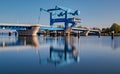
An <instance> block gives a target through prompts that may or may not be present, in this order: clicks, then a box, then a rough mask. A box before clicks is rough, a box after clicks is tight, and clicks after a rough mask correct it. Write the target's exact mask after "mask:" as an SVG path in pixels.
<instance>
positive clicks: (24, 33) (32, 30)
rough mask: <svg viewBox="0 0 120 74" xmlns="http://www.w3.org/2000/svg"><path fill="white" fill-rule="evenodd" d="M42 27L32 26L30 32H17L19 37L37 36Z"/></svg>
mask: <svg viewBox="0 0 120 74" xmlns="http://www.w3.org/2000/svg"><path fill="white" fill-rule="evenodd" d="M39 28H40V26H31V28H30V29H28V30H17V32H18V35H19V36H36V35H37V32H38V30H39Z"/></svg>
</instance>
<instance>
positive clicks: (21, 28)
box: [0, 23, 40, 36]
mask: <svg viewBox="0 0 120 74" xmlns="http://www.w3.org/2000/svg"><path fill="white" fill-rule="evenodd" d="M39 28H40V25H39V24H7V23H0V29H10V30H16V31H17V32H18V35H32V36H35V35H36V33H37V32H38V30H39Z"/></svg>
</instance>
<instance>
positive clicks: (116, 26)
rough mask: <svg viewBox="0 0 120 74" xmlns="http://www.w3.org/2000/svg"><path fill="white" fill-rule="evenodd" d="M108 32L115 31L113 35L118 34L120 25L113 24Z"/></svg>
mask: <svg viewBox="0 0 120 74" xmlns="http://www.w3.org/2000/svg"><path fill="white" fill-rule="evenodd" d="M110 31H115V33H120V25H118V24H117V23H113V25H112V26H111V27H110Z"/></svg>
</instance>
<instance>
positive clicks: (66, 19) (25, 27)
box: [0, 6, 98, 36]
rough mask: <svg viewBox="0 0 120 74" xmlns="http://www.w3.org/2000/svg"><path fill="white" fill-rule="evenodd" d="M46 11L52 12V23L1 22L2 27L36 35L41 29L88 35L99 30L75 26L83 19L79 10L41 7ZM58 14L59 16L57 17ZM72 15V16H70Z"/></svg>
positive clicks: (0, 26)
mask: <svg viewBox="0 0 120 74" xmlns="http://www.w3.org/2000/svg"><path fill="white" fill-rule="evenodd" d="M41 11H45V12H47V13H49V14H50V25H49V26H46V25H41V24H8V23H0V29H10V30H16V31H17V32H18V35H23V36H25V35H32V36H36V34H37V32H38V31H39V30H48V31H59V30H60V31H61V30H62V31H65V33H66V34H68V35H69V34H70V32H71V31H72V30H76V31H84V32H86V33H85V35H86V36H87V35H88V33H89V32H98V31H93V30H89V29H82V28H74V26H75V25H77V24H78V23H80V21H81V19H80V18H79V17H78V16H79V14H80V11H79V10H72V9H69V8H66V7H62V6H55V8H53V9H43V8H40V12H41ZM55 16H57V17H55ZM70 16H71V17H70ZM61 22H62V23H64V27H63V28H59V27H55V23H61Z"/></svg>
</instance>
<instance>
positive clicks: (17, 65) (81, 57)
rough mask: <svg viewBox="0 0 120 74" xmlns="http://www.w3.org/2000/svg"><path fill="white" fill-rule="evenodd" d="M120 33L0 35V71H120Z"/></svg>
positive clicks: (27, 73)
mask: <svg viewBox="0 0 120 74" xmlns="http://www.w3.org/2000/svg"><path fill="white" fill-rule="evenodd" d="M119 49H120V37H115V38H114V40H111V37H110V36H101V37H100V38H98V36H88V37H85V36H81V37H79V38H78V37H74V36H71V37H67V36H66V37H62V36H59V37H50V36H37V37H15V36H13V35H12V36H10V37H9V36H7V35H0V74H8V73H9V74H40V73H42V74H43V73H44V74H119V73H120V59H119V56H120V50H119Z"/></svg>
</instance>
